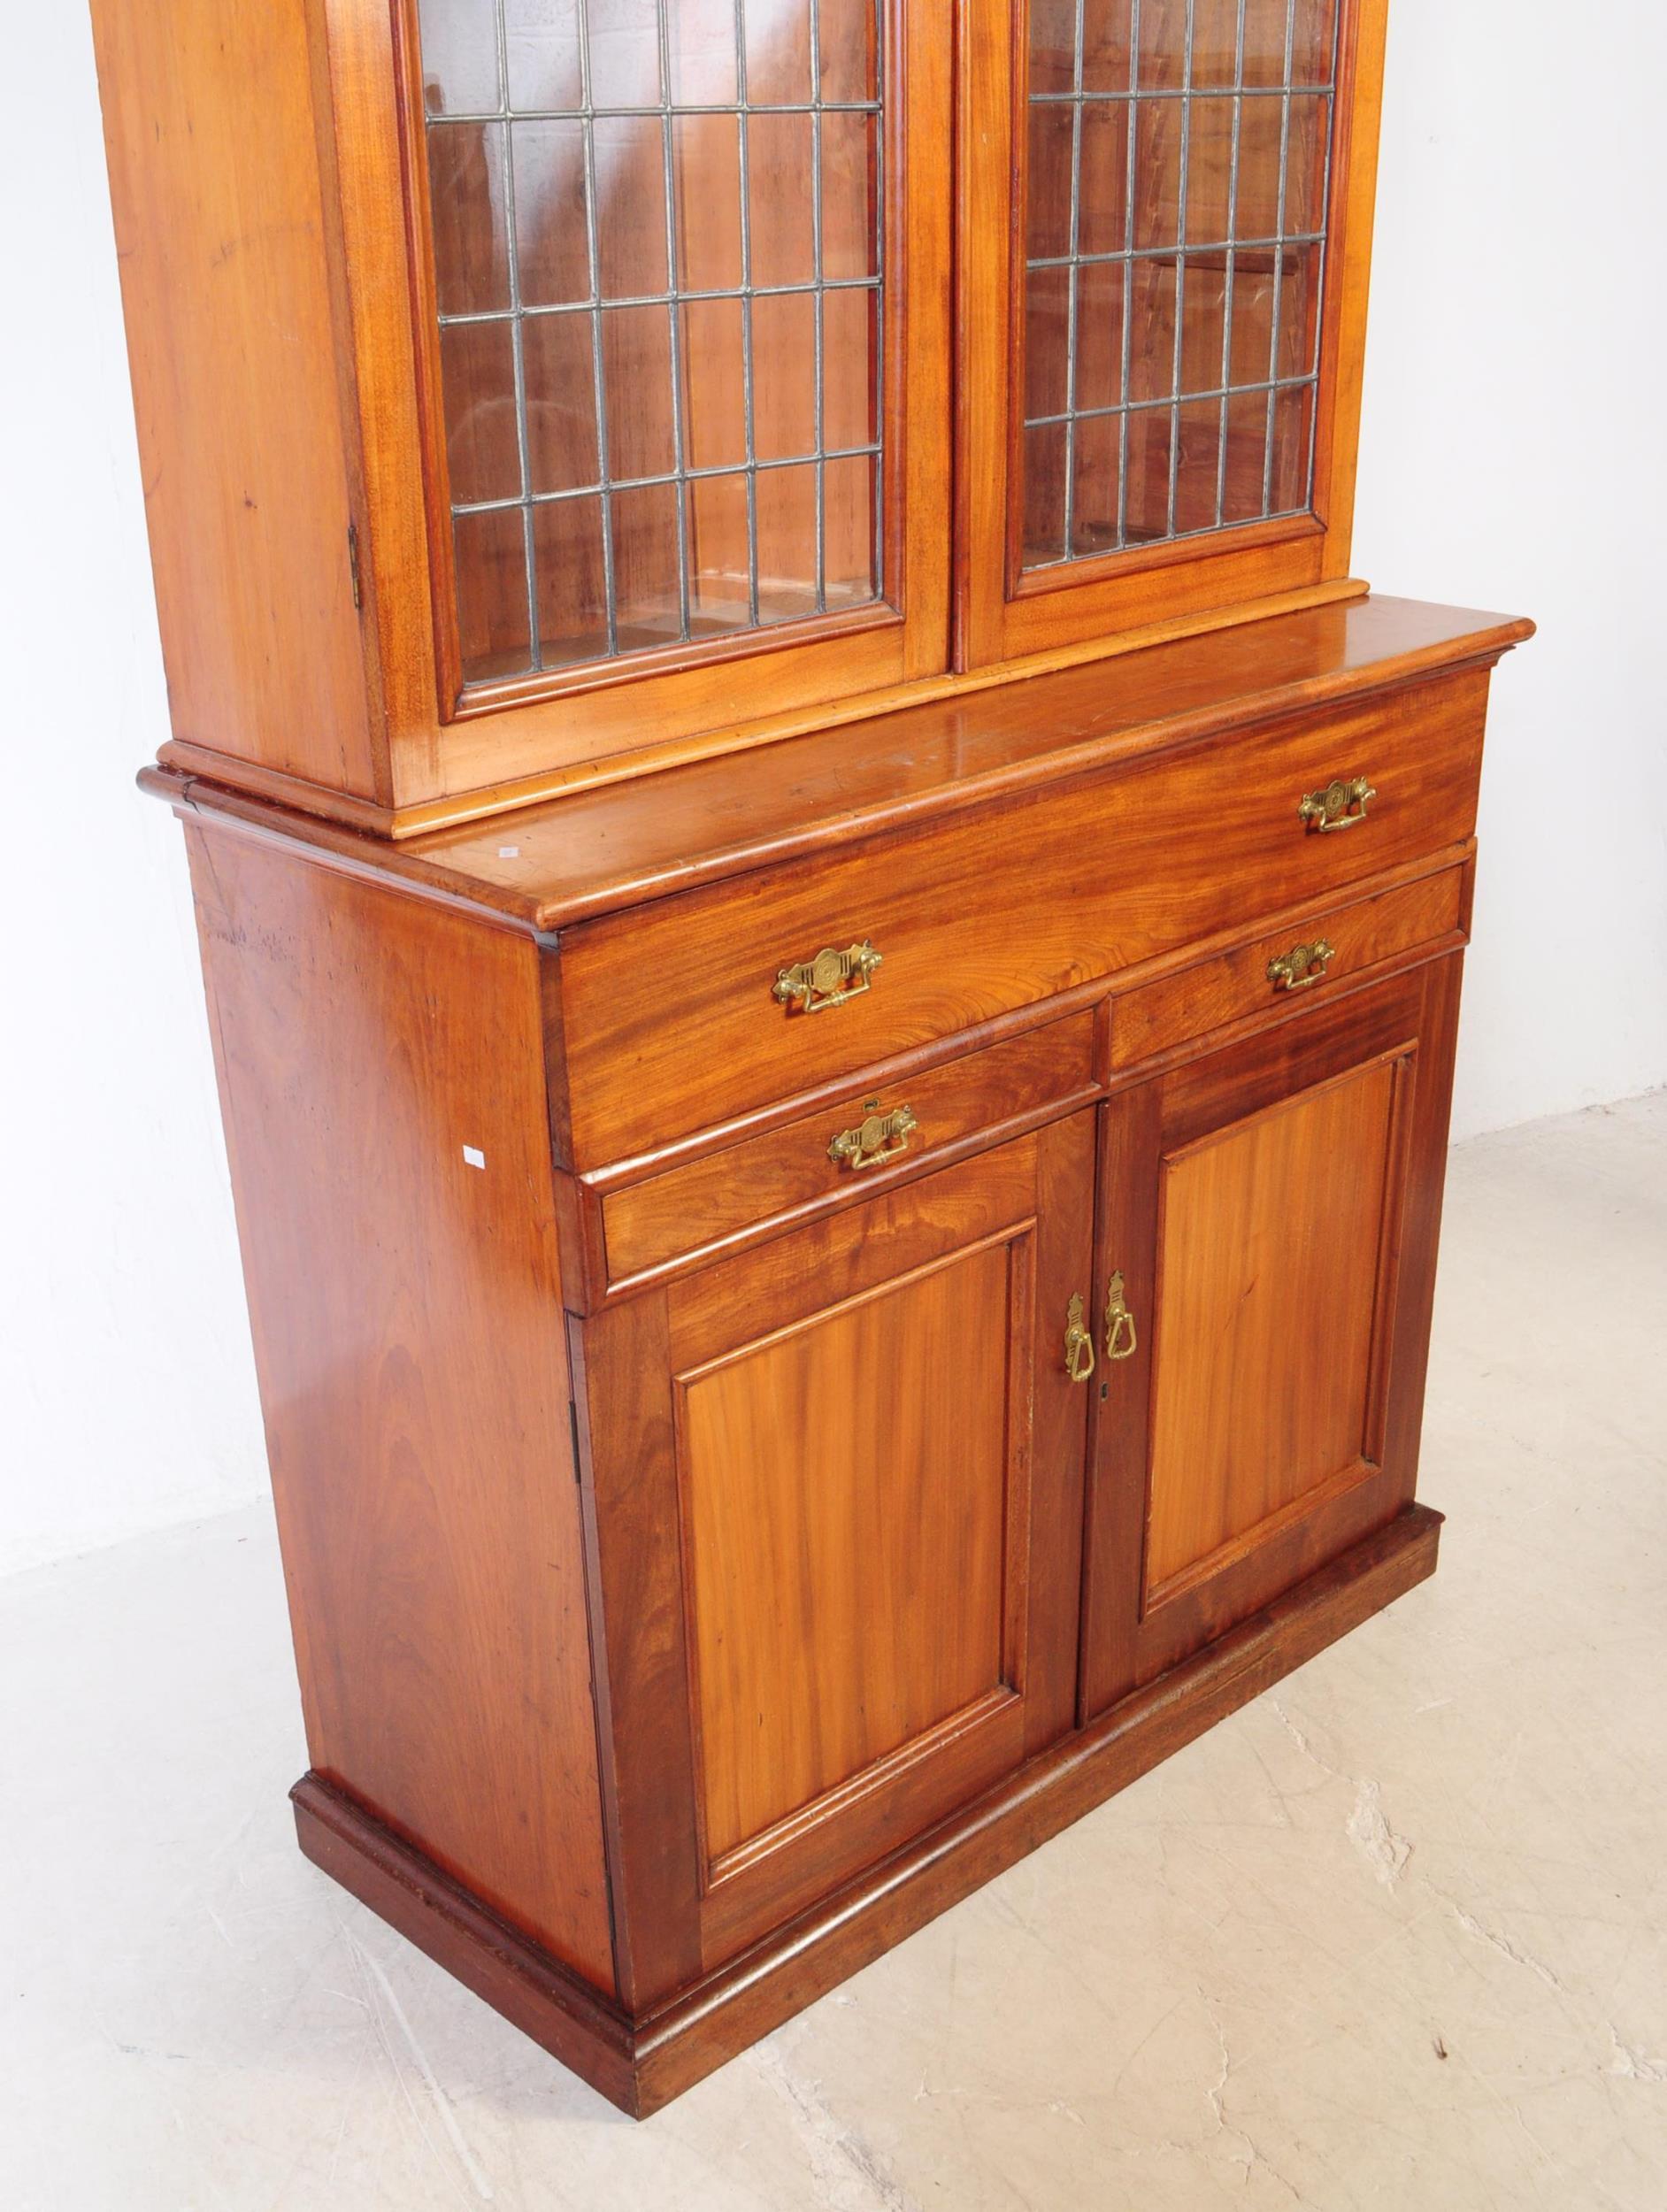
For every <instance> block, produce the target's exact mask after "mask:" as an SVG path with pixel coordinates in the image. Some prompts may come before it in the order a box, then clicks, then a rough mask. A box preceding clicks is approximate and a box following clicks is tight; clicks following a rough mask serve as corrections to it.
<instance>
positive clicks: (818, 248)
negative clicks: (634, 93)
mask: <svg viewBox="0 0 1667 2212" xmlns="http://www.w3.org/2000/svg"><path fill="white" fill-rule="evenodd" d="M810 265H811V268H812V269H813V270H814V271H815V273H816V284H815V288H814V290H813V292H812V295H811V300H812V305H811V310H810V312H811V317H812V320H813V323H814V342H815V346H816V367H815V378H816V380H815V385H814V388H813V390H812V393H811V406H812V409H813V411H814V418H815V422H816V611H817V612H818V614H826V612H827V462H826V455H825V452H824V449H825V447H826V444H827V428H826V422H825V419H824V417H825V413H826V404H827V395H826V390H825V388H824V384H823V378H824V374H825V369H824V360H823V346H824V342H825V339H826V328H825V319H824V314H823V292H822V12H821V9H820V7H819V5H818V0H810Z"/></svg>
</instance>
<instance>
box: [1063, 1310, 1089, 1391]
mask: <svg viewBox="0 0 1667 2212" xmlns="http://www.w3.org/2000/svg"><path fill="white" fill-rule="evenodd" d="M1094 1360H1095V1353H1094V1332H1093V1330H1092V1329H1090V1328H1089V1326H1088V1325H1087V1322H1085V1321H1084V1319H1083V1317H1082V1299H1081V1297H1080V1295H1073V1297H1072V1301H1071V1303H1070V1304H1069V1305H1068V1306H1067V1307H1066V1308H1065V1372H1066V1374H1067V1375H1069V1376H1070V1378H1071V1379H1072V1382H1073V1383H1085V1382H1087V1379H1088V1378H1089V1376H1090V1375H1092V1374H1093V1372H1094Z"/></svg>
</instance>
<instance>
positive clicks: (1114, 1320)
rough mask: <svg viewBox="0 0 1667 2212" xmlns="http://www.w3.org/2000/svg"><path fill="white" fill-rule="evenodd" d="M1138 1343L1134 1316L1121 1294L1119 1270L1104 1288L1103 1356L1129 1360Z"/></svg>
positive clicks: (1121, 1278) (1121, 1279)
mask: <svg viewBox="0 0 1667 2212" xmlns="http://www.w3.org/2000/svg"><path fill="white" fill-rule="evenodd" d="M1139 1342H1140V1339H1139V1338H1138V1337H1137V1336H1136V1335H1135V1333H1134V1316H1133V1314H1132V1313H1131V1312H1130V1311H1129V1302H1128V1300H1127V1299H1126V1298H1125V1296H1124V1294H1123V1275H1122V1271H1121V1270H1120V1269H1119V1271H1118V1273H1117V1274H1115V1275H1114V1276H1113V1277H1112V1278H1111V1280H1110V1283H1108V1284H1107V1286H1106V1294H1105V1356H1106V1357H1107V1358H1108V1359H1129V1358H1131V1357H1132V1356H1133V1353H1134V1349H1135V1347H1136V1346H1137V1345H1138V1343H1139Z"/></svg>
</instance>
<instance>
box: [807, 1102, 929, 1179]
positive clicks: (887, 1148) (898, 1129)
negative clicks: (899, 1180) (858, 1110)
mask: <svg viewBox="0 0 1667 2212" xmlns="http://www.w3.org/2000/svg"><path fill="white" fill-rule="evenodd" d="M919 1126H920V1125H919V1123H918V1121H917V1120H916V1119H915V1114H914V1109H913V1108H912V1107H911V1106H899V1107H897V1108H895V1110H893V1111H892V1112H891V1113H889V1114H882V1113H881V1112H880V1101H879V1100H878V1099H875V1098H871V1099H870V1100H869V1101H868V1102H867V1106H866V1109H865V1118H864V1120H863V1121H862V1122H860V1123H859V1124H858V1125H857V1127H856V1128H855V1129H841V1131H840V1133H839V1134H838V1136H837V1137H835V1138H834V1141H833V1143H832V1144H830V1145H829V1147H828V1148H827V1156H828V1158H829V1159H830V1160H832V1161H833V1163H834V1166H835V1167H849V1169H850V1171H851V1172H852V1173H853V1174H854V1175H860V1174H861V1173H862V1172H863V1171H864V1169H865V1168H871V1167H886V1166H887V1165H889V1164H890V1163H891V1162H892V1161H893V1160H901V1159H902V1157H903V1154H904V1153H905V1152H907V1151H908V1149H909V1139H910V1133H912V1132H913V1131H914V1130H916V1129H918V1127H919Z"/></svg>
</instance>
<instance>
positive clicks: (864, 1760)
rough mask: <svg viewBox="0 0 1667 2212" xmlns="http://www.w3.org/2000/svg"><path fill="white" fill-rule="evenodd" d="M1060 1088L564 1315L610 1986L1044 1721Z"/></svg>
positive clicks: (1056, 1661)
mask: <svg viewBox="0 0 1667 2212" xmlns="http://www.w3.org/2000/svg"><path fill="white" fill-rule="evenodd" d="M1093 1175H1094V1118H1093V1116H1092V1114H1091V1113H1085V1112H1079V1113H1077V1114H1074V1115H1072V1116H1069V1117H1068V1118H1065V1119H1064V1120H1063V1121H1060V1122H1057V1123H1055V1124H1052V1125H1049V1126H1048V1127H1046V1128H1044V1129H1043V1130H1041V1131H1040V1132H1038V1133H1034V1134H1033V1135H1030V1136H1026V1137H1024V1138H1020V1139H1017V1140H1014V1141H1011V1142H1010V1143H1007V1144H1004V1145H1001V1146H998V1147H997V1148H995V1149H994V1150H993V1151H990V1152H988V1153H986V1154H984V1155H982V1156H979V1157H976V1158H973V1159H972V1160H968V1161H964V1162H963V1163H961V1164H959V1165H956V1166H951V1167H948V1168H945V1169H943V1170H942V1171H940V1172H939V1173H937V1174H934V1175H930V1176H927V1177H926V1178H924V1179H921V1180H920V1181H918V1182H915V1183H911V1184H908V1185H899V1186H894V1187H892V1188H891V1189H890V1190H888V1191H885V1192H881V1193H880V1194H876V1195H875V1197H873V1198H872V1199H871V1200H868V1201H867V1202H864V1203H863V1204H862V1205H859V1206H857V1207H856V1208H853V1209H849V1210H846V1211H844V1212H842V1213H840V1214H838V1215H836V1216H832V1217H828V1218H826V1219H824V1220H820V1221H818V1222H815V1223H812V1224H810V1225H806V1226H804V1227H803V1228H801V1229H799V1230H797V1231H795V1232H794V1233H790V1234H788V1235H786V1236H783V1237H780V1238H779V1239H777V1240H774V1241H773V1242H772V1243H770V1244H767V1245H765V1246H763V1247H761V1248H758V1249H757V1250H754V1251H750V1252H748V1253H746V1254H744V1255H741V1256H737V1257H735V1258H733V1259H731V1260H728V1261H726V1262H723V1263H719V1264H718V1265H715V1266H713V1267H711V1268H710V1269H708V1270H706V1271H704V1272H703V1273H701V1274H698V1275H695V1276H693V1277H689V1278H686V1279H683V1280H681V1281H680V1282H679V1283H678V1284H676V1285H675V1286H672V1287H671V1288H669V1289H665V1290H663V1291H660V1292H657V1293H656V1292H646V1293H643V1294H641V1295H639V1296H637V1297H635V1298H633V1299H631V1300H628V1301H626V1302H625V1303H624V1304H622V1305H621V1306H619V1307H618V1308H615V1309H611V1310H609V1311H607V1312H604V1313H603V1314H601V1315H599V1316H597V1317H595V1318H594V1319H592V1320H591V1321H589V1322H588V1323H586V1324H584V1325H583V1326H582V1329H581V1330H578V1331H576V1333H578V1334H579V1336H580V1342H581V1366H582V1373H581V1392H582V1397H583V1408H584V1415H585V1418H584V1420H583V1422H582V1432H583V1435H582V1440H583V1444H584V1454H583V1456H584V1463H585V1468H586V1482H587V1493H588V1506H589V1509H590V1512H591V1515H592V1525H593V1528H594V1531H595V1555H596V1560H597V1566H598V1586H597V1592H596V1601H597V1604H598V1607H599V1610H600V1618H601V1648H600V1651H599V1666H600V1676H601V1678H600V1681H599V1692H600V1696H601V1700H602V1706H603V1714H604V1763H605V1764H606V1766H607V1769H608V1777H609V1788H610V1793H611V1800H612V1801H613V1802H614V1804H615V1805H616V1806H617V1808H618V1818H617V1822H616V1825H615V1831H614V1833H615V1844H614V1851H615V1877H616V1879H615V1895H616V1900H617V1901H618V1908H619V1912H620V1920H619V1927H620V1951H621V1958H622V1967H621V1976H622V1982H623V1983H624V1984H625V1985H626V1986H627V1987H628V1988H629V1989H630V1990H632V1991H634V1993H635V1998H634V2001H638V2002H641V2001H643V2000H644V1999H648V2000H652V1999H653V1998H654V1997H656V1996H657V1995H659V1994H662V1993H664V1992H666V1991H667V1990H669V1989H671V1988H673V1987H675V1986H677V1985H678V1984H679V1983H680V1981H682V1980H686V1979H687V1978H689V1976H690V1975H692V1974H694V1973H695V1972H698V1971H700V1970H703V1969H705V1968H707V1967H710V1966H711V1964H712V1963H714V1962H716V1961H718V1960H720V1959H723V1958H725V1957H727V1956H730V1955H733V1954H734V1952H735V1951H736V1950H738V1949H740V1948H741V1947H744V1945H745V1944H746V1943H747V1942H749V1940H751V1939H753V1938H754V1937H756V1936H757V1935H758V1934H760V1933H761V1932H764V1930H766V1929H768V1928H770V1927H772V1926H775V1925H779V1924H780V1923H781V1922H782V1921H784V1920H786V1919H787V1918H789V1917H791V1916H792V1915H793V1914H794V1913H795V1912H796V1911H798V1910H800V1909H803V1907H804V1906H805V1905H807V1904H809V1903H810V1902H811V1901H814V1900H815V1899H817V1898H818V1897H820V1896H823V1895H825V1894H826V1893H827V1892H828V1891H829V1890H831V1889H833V1888H834V1887H836V1886H838V1884H839V1883H840V1882H841V1880H842V1879H844V1878H846V1877H848V1876H849V1875H851V1874H854V1873H856V1872H857V1871H858V1870H860V1869H861V1868H862V1867H863V1866H864V1865H867V1864H871V1863H872V1862H873V1861H874V1860H876V1859H877V1858H879V1857H880V1856H882V1855H884V1854H885V1853H886V1852H887V1851H888V1850H890V1849H892V1848H894V1847H895V1846H896V1845H898V1844H899V1843H901V1842H903V1841H904V1840H906V1839H908V1838H909V1837H910V1836H913V1835H917V1834H918V1833H920V1832H922V1831H923V1830H924V1829H926V1828H927V1827H929V1826H930V1825H931V1824H932V1823H933V1821H934V1820H936V1819H939V1818H941V1816H943V1815H945V1814H946V1813H948V1812H949V1811H950V1810H951V1809H953V1808H955V1807H956V1805H959V1804H962V1803H964V1802H966V1801H968V1800H969V1799H971V1798H972V1797H974V1796H976V1795H977V1794H978V1793H979V1791H980V1790H982V1789H984V1788H986V1787H987V1786H989V1785H990V1784H991V1783H993V1782H994V1781H995V1780H996V1779H997V1778H999V1777H1000V1776H1001V1775H1003V1773H1006V1772H1008V1771H1010V1770H1011V1769H1012V1768H1014V1767H1015V1766H1017V1765H1018V1764H1019V1763H1021V1761H1022V1760H1023V1759H1024V1758H1025V1757H1026V1755H1028V1754H1029V1753H1031V1752H1033V1751H1034V1750H1036V1749H1038V1748H1040V1747H1041V1746H1042V1745H1043V1744H1045V1743H1047V1742H1049V1741H1050V1740H1053V1739H1054V1738H1056V1736H1057V1735H1058V1734H1059V1733H1060V1732H1062V1731H1063V1730H1064V1728H1066V1727H1068V1726H1069V1725H1070V1723H1071V1720H1072V1715H1073V1711H1074V1705H1075V1686H1076V1671H1077V1622H1078V1603H1079V1584H1080V1560H1081V1516H1082V1476H1083V1454H1084V1448H1085V1443H1086V1432H1087V1400H1088V1395H1089V1394H1088V1392H1087V1390H1086V1389H1084V1388H1082V1387H1080V1386H1078V1385H1075V1384H1073V1383H1072V1380H1071V1379H1070V1376H1069V1375H1068V1373H1067V1371H1066V1360H1065V1356H1064V1337H1065V1330H1066V1325H1067V1320H1068V1310H1069V1307H1070V1302H1071V1299H1072V1296H1073V1294H1086V1292H1087V1286H1088V1269H1089V1265H1090V1261H1091V1257H1092V1253H1091V1243H1092V1218H1093Z"/></svg>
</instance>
